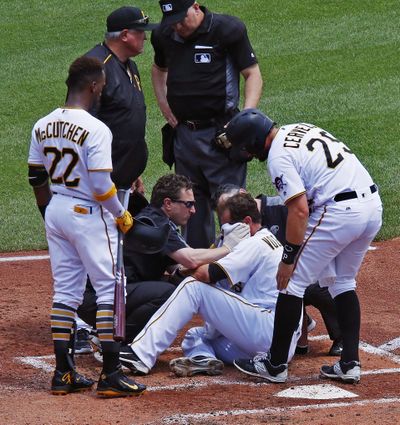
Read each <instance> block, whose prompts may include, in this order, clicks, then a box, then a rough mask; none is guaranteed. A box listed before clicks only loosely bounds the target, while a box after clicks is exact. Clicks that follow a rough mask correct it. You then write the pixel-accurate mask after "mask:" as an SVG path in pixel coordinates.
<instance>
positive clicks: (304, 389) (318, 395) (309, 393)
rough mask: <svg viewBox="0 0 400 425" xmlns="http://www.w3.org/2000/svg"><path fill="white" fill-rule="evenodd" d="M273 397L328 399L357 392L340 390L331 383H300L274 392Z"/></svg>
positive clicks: (344, 396) (355, 395)
mask: <svg viewBox="0 0 400 425" xmlns="http://www.w3.org/2000/svg"><path fill="white" fill-rule="evenodd" d="M275 397H288V398H309V399H314V400H330V399H334V398H351V397H358V395H357V394H354V393H351V392H350V391H346V390H342V389H341V388H339V387H335V386H334V385H331V384H319V385H300V386H297V387H290V388H288V389H287V390H284V391H281V392H279V393H277V394H275Z"/></svg>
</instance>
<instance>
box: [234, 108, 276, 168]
mask: <svg viewBox="0 0 400 425" xmlns="http://www.w3.org/2000/svg"><path fill="white" fill-rule="evenodd" d="M275 124H276V123H275V122H274V121H272V120H271V119H270V118H269V117H267V116H266V115H265V114H263V113H262V112H261V111H260V110H258V109H254V108H251V109H244V110H243V111H241V112H239V113H238V114H237V115H235V116H234V117H233V118H232V119H231V120H230V121H229V123H228V125H227V127H226V137H227V139H228V141H229V142H230V143H231V145H232V148H231V150H232V152H233V153H234V154H235V152H236V155H235V156H240V155H242V156H243V153H246V152H247V153H248V154H251V155H254V156H255V157H257V158H259V159H262V160H265V159H266V158H267V155H268V152H267V151H266V150H265V139H266V138H267V136H268V134H269V132H270V131H271V129H272V127H273V126H274V125H275Z"/></svg>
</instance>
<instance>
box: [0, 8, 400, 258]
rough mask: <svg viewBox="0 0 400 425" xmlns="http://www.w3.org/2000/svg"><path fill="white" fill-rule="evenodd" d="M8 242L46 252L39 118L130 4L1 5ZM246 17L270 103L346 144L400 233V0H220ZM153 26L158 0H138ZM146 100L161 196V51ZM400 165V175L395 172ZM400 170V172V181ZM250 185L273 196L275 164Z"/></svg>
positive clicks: (391, 227) (2, 198) (258, 167)
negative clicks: (37, 182) (111, 17)
mask: <svg viewBox="0 0 400 425" xmlns="http://www.w3.org/2000/svg"><path fill="white" fill-rule="evenodd" d="M0 4H1V10H2V18H1V19H2V24H1V27H0V37H1V40H2V46H3V47H2V59H1V67H0V81H1V85H0V98H1V100H2V101H1V103H0V120H1V125H0V149H1V151H0V154H1V155H0V169H1V174H0V220H1V227H0V240H1V250H2V251H17V250H23V249H41V248H45V247H46V241H45V238H44V229H43V222H42V219H41V217H40V214H39V212H38V210H37V208H36V205H35V201H34V197H33V195H32V191H31V188H30V186H29V185H28V182H27V166H26V160H27V154H28V148H29V142H30V132H31V128H32V126H33V124H34V123H35V121H36V120H37V119H38V118H39V117H41V116H43V115H45V114H47V113H48V112H50V111H51V110H53V109H54V108H55V107H57V106H59V105H61V104H63V101H64V98H65V85H64V80H65V77H66V73H67V69H68V65H69V64H70V63H71V62H72V60H73V59H75V58H76V57H77V56H80V55H81V54H83V53H85V52H86V51H87V50H89V49H90V48H91V47H92V46H93V45H94V44H96V43H98V42H100V41H102V38H103V34H104V31H105V18H106V16H107V15H108V14H109V13H110V12H111V11H112V10H113V9H115V8H117V7H119V6H122V5H124V4H125V3H124V2H120V1H105V0H98V1H83V0H81V1H78V0H72V1H69V2H61V1H58V0H57V1H56V0H54V1H44V0H31V1H30V2H29V3H28V2H25V1H21V0H15V1H13V2H6V1H4V0H1V2H0ZM205 4H206V5H207V6H209V8H210V9H212V10H214V11H216V12H223V13H229V14H233V15H236V16H238V17H240V18H241V19H243V20H244V21H245V22H246V24H247V28H248V32H249V35H250V39H251V41H252V44H253V46H254V48H255V51H256V53H257V56H258V59H259V62H260V66H261V70H262V74H263V77H264V93H263V97H262V100H261V102H260V109H262V110H263V111H264V112H266V113H268V114H269V115H270V116H271V117H272V118H274V119H275V120H276V121H278V123H280V124H284V123H291V122H297V121H307V122H312V123H314V124H318V125H320V126H322V127H324V128H326V129H327V130H329V131H330V132H332V133H333V134H334V135H335V136H336V137H338V138H340V139H342V140H343V141H344V142H345V143H346V144H348V145H349V146H350V147H351V149H352V150H353V151H354V152H355V153H356V154H357V155H358V157H359V158H360V159H361V161H362V162H363V163H364V164H365V165H366V167H367V168H368V169H369V171H370V172H371V174H372V175H373V177H374V179H375V181H376V182H377V183H378V185H379V186H380V191H381V195H382V198H383V201H384V206H385V215H384V225H383V228H382V230H381V232H380V233H379V235H378V238H379V239H388V238H392V237H395V236H399V235H400V212H399V208H398V207H397V206H396V205H397V202H398V193H400V179H399V178H398V169H399V166H398V151H399V149H400V142H399V133H400V121H399V112H400V74H399V69H400V66H399V65H400V59H399V58H400V31H399V30H398V23H399V21H400V9H399V7H398V0H376V1H372V0H365V1H362V0H347V1H340V0H338V1H334V0H307V1H303V0H281V1H277V0H248V1H239V0H231V1H228V0H218V1H217V0H209V1H207V2H206V3H205ZM136 5H138V6H140V7H142V8H143V9H144V11H145V12H146V13H148V14H149V15H150V16H151V18H152V21H158V20H159V19H160V17H161V12H160V10H159V6H158V1H156V0H151V1H150V0H142V1H141V2H138V3H136ZM136 62H137V63H138V66H139V69H140V72H141V79H142V84H143V87H144V92H145V95H146V99H147V109H148V123H147V124H148V125H147V141H148V145H149V148H150V158H149V163H148V166H147V169H146V171H145V174H144V180H145V184H146V186H147V188H148V191H150V189H151V187H152V186H153V184H154V182H155V181H156V179H157V178H158V177H159V176H160V175H162V174H164V173H166V172H168V171H169V169H168V167H167V166H166V165H165V164H163V163H162V161H161V151H160V128H161V126H162V125H163V119H162V117H161V114H160V112H159V111H158V108H157V106H156V102H155V98H154V95H153V92H152V88H151V81H150V68H151V64H152V47H151V44H150V42H148V44H147V45H146V51H145V53H144V54H142V55H141V56H139V57H137V58H136ZM396 170H397V172H396ZM396 176H397V177H396ZM248 182H249V189H250V191H251V192H252V193H253V194H258V193H260V192H265V193H273V190H272V187H271V185H270V184H269V178H268V176H267V174H266V172H265V166H264V164H261V163H256V162H254V163H252V164H251V165H250V169H249V178H248Z"/></svg>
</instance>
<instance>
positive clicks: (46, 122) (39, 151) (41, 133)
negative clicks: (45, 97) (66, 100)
mask: <svg viewBox="0 0 400 425" xmlns="http://www.w3.org/2000/svg"><path fill="white" fill-rule="evenodd" d="M111 140H112V136H111V132H110V130H109V129H108V127H107V126H106V125H105V124H103V123H102V122H101V121H99V120H98V119H97V118H94V117H93V116H92V115H90V114H89V113H88V112H86V111H85V110H83V109H75V108H57V109H56V110H54V111H53V112H51V113H50V114H48V115H47V116H45V117H43V118H41V119H40V120H39V121H38V122H37V123H36V124H35V126H34V128H33V130H32V141H31V148H30V152H29V160H28V162H29V164H31V165H35V164H37V165H44V166H45V168H46V170H47V172H48V174H49V177H50V180H51V189H52V191H53V192H57V193H60V194H65V195H69V196H77V197H83V198H85V199H93V190H92V189H91V187H90V181H89V171H111V170H112V163H111Z"/></svg>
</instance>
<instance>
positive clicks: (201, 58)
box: [194, 53, 211, 63]
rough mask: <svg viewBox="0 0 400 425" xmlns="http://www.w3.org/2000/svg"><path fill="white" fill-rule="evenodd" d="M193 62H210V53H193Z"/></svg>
mask: <svg viewBox="0 0 400 425" xmlns="http://www.w3.org/2000/svg"><path fill="white" fill-rule="evenodd" d="M194 62H195V63H211V54H210V53H195V55H194Z"/></svg>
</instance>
